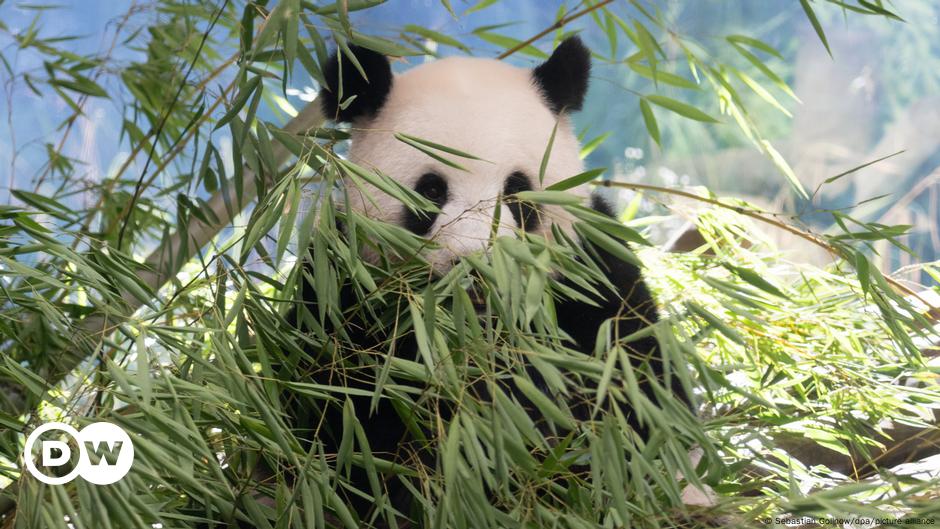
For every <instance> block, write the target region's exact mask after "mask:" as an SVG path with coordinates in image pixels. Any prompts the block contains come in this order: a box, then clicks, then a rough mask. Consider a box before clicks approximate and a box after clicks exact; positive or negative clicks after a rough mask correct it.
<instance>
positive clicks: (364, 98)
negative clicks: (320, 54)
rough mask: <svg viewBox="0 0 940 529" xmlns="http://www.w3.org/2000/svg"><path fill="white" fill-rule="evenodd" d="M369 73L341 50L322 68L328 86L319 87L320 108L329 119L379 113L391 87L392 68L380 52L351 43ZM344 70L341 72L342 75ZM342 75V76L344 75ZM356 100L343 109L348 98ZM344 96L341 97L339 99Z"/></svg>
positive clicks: (351, 117)
mask: <svg viewBox="0 0 940 529" xmlns="http://www.w3.org/2000/svg"><path fill="white" fill-rule="evenodd" d="M349 51H350V52H352V54H353V55H355V57H356V61H358V62H359V65H360V66H362V70H363V71H364V72H365V74H366V76H365V77H363V76H362V72H360V71H359V69H358V68H356V66H355V65H354V64H353V63H352V61H350V60H349V57H347V56H346V54H345V53H343V52H342V51H340V50H336V51H335V52H334V53H333V55H332V56H331V57H330V60H329V61H327V63H326V64H325V65H323V66H324V68H323V77H324V78H325V80H326V86H324V87H323V89H322V90H320V95H319V97H318V99H319V100H320V108H322V109H323V114H324V115H325V116H326V117H327V119H334V120H336V121H346V122H351V121H353V120H355V119H358V118H361V117H372V116H375V115H376V114H378V112H379V110H380V109H381V108H382V105H383V104H385V99H386V98H387V97H388V92H389V91H390V90H391V89H392V67H391V65H389V63H388V58H387V57H386V56H384V55H382V54H381V53H378V52H375V51H372V50H370V49H367V48H363V47H360V46H353V45H350V46H349ZM341 72H342V74H341ZM341 75H342V78H341ZM340 87H342V94H340ZM353 96H356V97H355V99H353V100H352V101H350V102H349V104H348V105H346V108H340V104H341V103H345V102H346V101H348V100H349V98H351V97H353ZM341 97H342V100H341V99H340V98H341Z"/></svg>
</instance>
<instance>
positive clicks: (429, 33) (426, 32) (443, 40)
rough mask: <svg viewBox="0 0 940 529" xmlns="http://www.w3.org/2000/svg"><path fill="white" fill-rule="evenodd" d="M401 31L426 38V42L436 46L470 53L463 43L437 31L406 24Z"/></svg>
mask: <svg viewBox="0 0 940 529" xmlns="http://www.w3.org/2000/svg"><path fill="white" fill-rule="evenodd" d="M402 29H404V30H405V31H407V32H409V33H414V34H415V35H419V36H421V37H424V38H426V39H428V40H433V41H434V42H437V43H438V44H443V45H445V46H451V47H453V48H457V49H459V50H461V51H465V52H467V53H470V48H468V47H467V46H465V45H464V44H463V43H461V42H460V41H459V40H457V39H455V38H453V37H449V36H447V35H445V34H443V33H441V32H439V31H434V30H433V29H428V28H426V27H423V26H418V25H415V24H406V25H405V27H404V28H402Z"/></svg>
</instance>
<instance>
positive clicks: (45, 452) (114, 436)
mask: <svg viewBox="0 0 940 529" xmlns="http://www.w3.org/2000/svg"><path fill="white" fill-rule="evenodd" d="M51 430H60V431H63V432H65V433H67V434H68V435H69V436H70V437H71V438H72V439H73V440H74V445H75V446H78V453H79V458H78V464H77V465H75V468H73V469H72V470H71V471H69V472H68V473H67V474H66V475H64V476H50V475H48V474H45V473H43V472H40V470H39V468H38V467H37V465H36V461H35V460H34V458H33V448H34V445H35V444H36V442H37V441H38V440H39V436H40V435H42V434H44V433H46V432H48V431H51ZM71 458H72V448H71V445H70V444H69V443H68V442H66V441H59V440H46V441H40V457H39V459H40V463H41V465H42V466H43V467H45V468H55V467H60V466H63V465H65V464H67V463H69V461H71ZM23 461H24V462H25V463H26V469H27V470H28V471H29V473H30V474H32V475H33V477H35V478H36V479H38V480H39V481H41V482H43V483H46V484H48V485H62V484H64V483H68V482H69V481H72V480H73V479H75V477H76V476H81V477H82V478H84V479H85V481H88V482H89V483H94V484H96V485H109V484H111V483H114V482H116V481H117V480H119V479H121V478H123V477H124V476H126V475H127V473H128V471H130V469H131V464H133V463H134V443H133V442H132V441H131V438H130V436H129V435H127V432H125V431H124V430H123V429H122V428H121V427H120V426H118V425H116V424H111V423H109V422H96V423H92V424H89V425H88V426H86V427H84V428H82V430H81V431H78V430H76V429H75V428H72V427H71V426H69V425H68V424H65V423H61V422H50V423H46V424H43V425H42V426H40V427H39V428H36V429H35V430H33V432H32V433H30V434H29V437H27V438H26V446H25V447H24V448H23Z"/></svg>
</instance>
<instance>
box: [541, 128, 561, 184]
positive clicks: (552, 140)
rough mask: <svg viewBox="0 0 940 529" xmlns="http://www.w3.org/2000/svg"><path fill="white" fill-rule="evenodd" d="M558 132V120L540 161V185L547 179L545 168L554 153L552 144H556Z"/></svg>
mask: <svg viewBox="0 0 940 529" xmlns="http://www.w3.org/2000/svg"><path fill="white" fill-rule="evenodd" d="M556 132H558V121H555V126H554V127H552V134H551V136H549V137H548V145H546V146H545V152H544V153H542V161H541V163H539V186H541V185H542V183H543V182H544V181H545V169H547V168H548V159H549V158H550V157H551V155H552V146H553V145H555V133H556Z"/></svg>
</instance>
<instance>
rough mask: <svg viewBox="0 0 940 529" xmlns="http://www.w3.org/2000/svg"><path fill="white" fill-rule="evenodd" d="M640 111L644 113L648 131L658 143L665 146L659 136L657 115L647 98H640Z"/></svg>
mask: <svg viewBox="0 0 940 529" xmlns="http://www.w3.org/2000/svg"><path fill="white" fill-rule="evenodd" d="M640 113H641V114H642V115H643V123H644V124H645V125H646V132H647V133H648V134H649V135H650V138H653V141H655V142H656V145H659V146H660V147H662V146H663V144H662V140H661V139H660V136H659V125H658V124H657V123H656V115H655V114H653V109H652V108H651V107H650V104H649V102H647V101H646V99H640Z"/></svg>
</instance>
